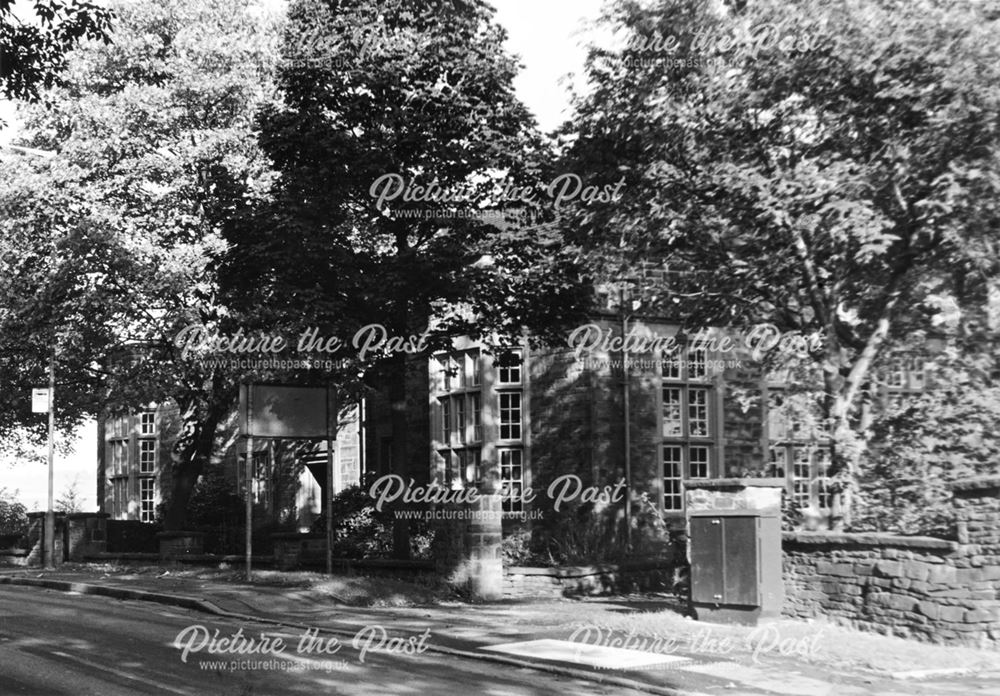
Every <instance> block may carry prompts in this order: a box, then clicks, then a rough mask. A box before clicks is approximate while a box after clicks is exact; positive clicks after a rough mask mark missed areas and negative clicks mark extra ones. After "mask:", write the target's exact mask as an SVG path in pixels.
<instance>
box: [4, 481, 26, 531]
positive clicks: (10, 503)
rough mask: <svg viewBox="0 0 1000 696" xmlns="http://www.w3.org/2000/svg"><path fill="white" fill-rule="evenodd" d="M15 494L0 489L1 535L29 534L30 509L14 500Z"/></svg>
mask: <svg viewBox="0 0 1000 696" xmlns="http://www.w3.org/2000/svg"><path fill="white" fill-rule="evenodd" d="M15 494H16V492H15V493H13V494H12V493H11V492H10V491H8V490H7V489H6V488H0V534H5V535H14V534H27V532H28V508H26V507H25V506H24V504H23V503H20V502H18V501H17V500H15V499H14V495H15Z"/></svg>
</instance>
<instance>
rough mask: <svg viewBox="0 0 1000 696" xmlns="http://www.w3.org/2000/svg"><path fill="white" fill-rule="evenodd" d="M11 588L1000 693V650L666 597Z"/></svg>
mask: <svg viewBox="0 0 1000 696" xmlns="http://www.w3.org/2000/svg"><path fill="white" fill-rule="evenodd" d="M3 584H11V585H20V586H29V587H31V586H33V587H38V588H47V589H50V590H58V591H63V592H71V593H77V594H95V595H103V596H108V597H113V598H117V599H122V600H139V601H148V602H155V603H159V604H165V605H170V606H176V607H182V608H185V609H189V610H194V611H197V612H201V613H204V614H208V615H214V616H218V617H225V618H226V619H236V620H241V621H246V622H248V623H249V622H253V623H255V624H257V623H264V624H274V625H276V626H283V627H285V628H289V629H295V630H298V631H301V632H302V633H303V634H305V633H306V632H307V631H315V632H317V633H319V634H328V635H332V636H339V637H341V638H342V639H343V638H350V639H352V640H354V641H357V640H359V638H360V639H361V640H362V642H363V641H364V640H365V639H366V637H370V636H371V635H372V627H381V628H384V629H385V631H386V633H385V635H386V636H387V637H388V639H389V640H391V639H392V638H393V637H398V638H400V639H401V641H402V640H409V639H411V638H412V637H414V636H418V635H422V634H424V633H426V634H427V639H426V641H425V643H426V648H427V650H428V651H429V652H434V653H436V654H439V655H451V656H453V657H455V658H462V659H472V660H480V661H486V662H490V663H493V664H494V665H496V664H499V665H509V666H511V667H517V668H521V669H523V668H530V669H534V670H541V671H544V672H548V673H550V674H555V675H560V676H563V677H569V678H573V679H582V680H586V681H589V682H594V683H598V684H603V685H605V686H616V687H621V688H629V689H634V690H637V691H641V692H645V693H653V694H669V695H671V696H673V695H675V694H712V693H724V694H782V695H786V696H826V695H828V694H829V695H832V694H837V695H838V696H839V695H840V694H847V695H854V694H857V695H859V696H860V695H862V694H885V695H887V696H894V695H896V694H899V695H902V694H906V695H907V696H913V695H915V694H927V695H932V694H933V695H935V696H941V695H947V694H956V695H958V694H969V693H978V694H985V695H989V696H994V695H995V696H1000V652H990V651H978V650H973V649H967V648H943V647H940V646H929V645H925V644H919V643H915V642H912V641H904V640H902V639H897V638H887V637H883V636H875V635H872V634H861V633H859V632H856V631H850V630H849V629H844V628H840V627H835V626H830V625H815V624H807V623H804V622H795V621H778V622H774V623H771V624H767V625H764V626H761V627H758V628H756V629H754V628H745V627H726V626H716V625H710V624H704V623H701V622H695V621H692V620H691V619H689V618H686V617H683V616H681V614H680V611H679V610H680V607H679V606H678V605H677V603H676V601H675V600H671V599H669V598H663V597H660V598H655V597H654V598H649V597H628V598H602V599H595V600H559V601H554V600H549V601H540V602H512V601H507V602H497V603H483V604H469V603H460V602H457V601H456V602H439V603H436V604H433V605H428V606H414V607H398V606H397V607H358V606H348V605H346V604H343V603H339V602H337V601H336V599H335V598H334V599H331V597H329V596H324V595H321V594H318V593H317V592H315V591H314V590H313V589H311V588H309V587H281V586H273V585H267V584H248V583H245V582H244V583H238V582H231V581H228V580H227V581H212V580H205V579H201V578H192V577H176V576H172V575H171V574H170V573H168V572H166V571H164V573H163V574H159V575H153V574H145V575H128V574H107V575H102V574H101V573H99V572H94V571H81V570H66V571H63V570H60V571H41V570H38V569H32V570H25V569H17V570H4V571H0V586H2V585H3ZM366 631H367V633H366ZM345 642H346V641H345ZM876 654H879V655H881V656H882V657H881V658H879V659H875V658H874V657H872V656H874V655H876Z"/></svg>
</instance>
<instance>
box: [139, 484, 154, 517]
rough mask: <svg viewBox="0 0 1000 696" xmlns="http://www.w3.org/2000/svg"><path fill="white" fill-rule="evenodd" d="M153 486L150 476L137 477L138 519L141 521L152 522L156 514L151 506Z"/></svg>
mask: <svg viewBox="0 0 1000 696" xmlns="http://www.w3.org/2000/svg"><path fill="white" fill-rule="evenodd" d="M154 494H155V486H154V482H153V479H152V478H151V477H148V476H147V477H143V478H141V479H139V519H140V521H142V522H152V521H153V518H154V516H155V514H156V510H155V509H154V507H153V503H154Z"/></svg>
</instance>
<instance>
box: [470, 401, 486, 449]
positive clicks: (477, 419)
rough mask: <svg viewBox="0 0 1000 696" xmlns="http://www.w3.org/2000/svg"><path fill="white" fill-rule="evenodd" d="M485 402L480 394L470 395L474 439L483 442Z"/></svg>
mask: <svg viewBox="0 0 1000 696" xmlns="http://www.w3.org/2000/svg"><path fill="white" fill-rule="evenodd" d="M482 407H483V404H482V397H481V396H480V395H479V394H472V395H471V396H470V397H469V408H470V411H471V412H472V441H473V442H481V441H482V439H483V408H482Z"/></svg>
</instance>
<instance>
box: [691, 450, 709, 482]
mask: <svg viewBox="0 0 1000 696" xmlns="http://www.w3.org/2000/svg"><path fill="white" fill-rule="evenodd" d="M688 451H689V452H690V454H691V461H690V462H689V467H688V478H708V448H707V447H691V448H690V449H689V450H688Z"/></svg>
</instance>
